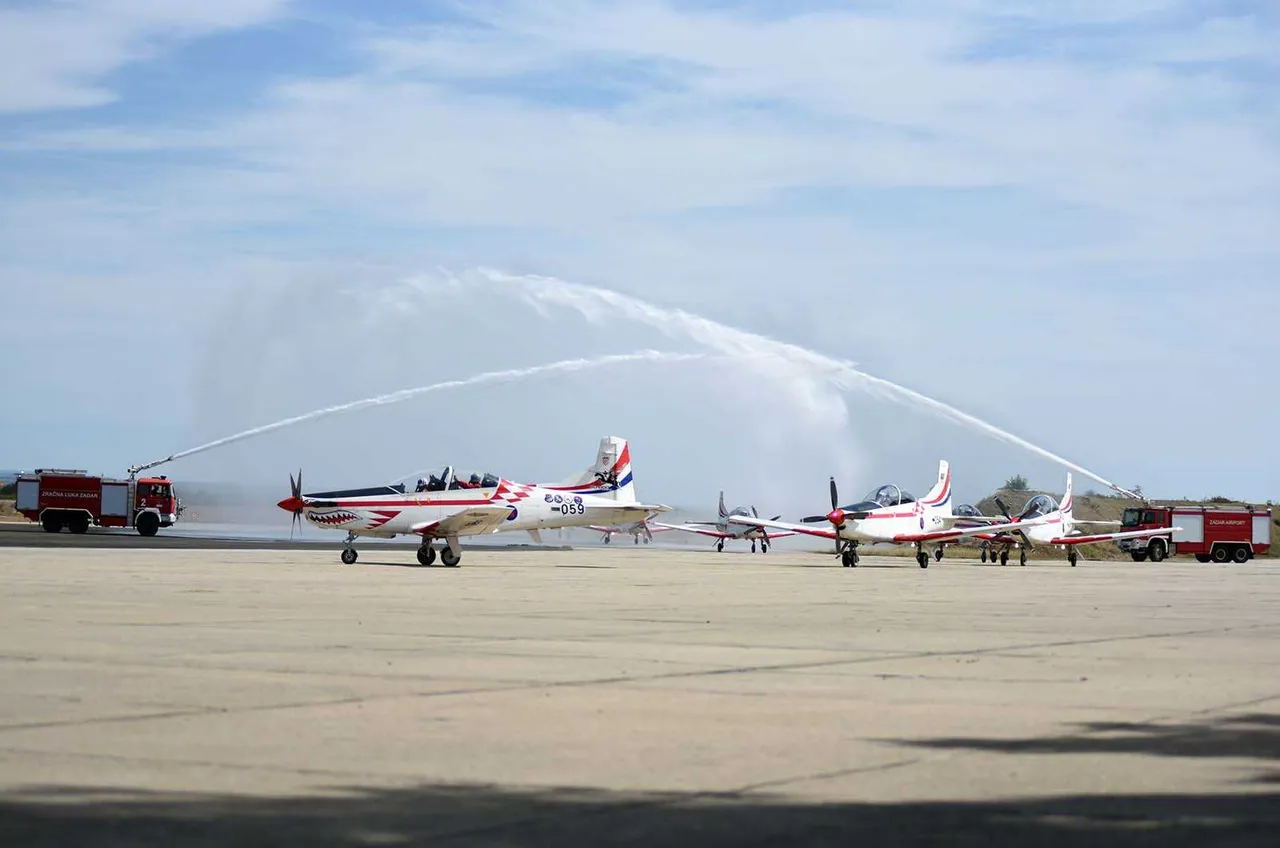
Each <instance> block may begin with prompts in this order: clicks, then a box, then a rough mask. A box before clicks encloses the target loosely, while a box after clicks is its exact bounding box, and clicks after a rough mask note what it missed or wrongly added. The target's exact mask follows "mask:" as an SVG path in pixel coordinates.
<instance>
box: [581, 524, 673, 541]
mask: <svg viewBox="0 0 1280 848" xmlns="http://www.w3.org/2000/svg"><path fill="white" fill-rule="evenodd" d="M655 528H656V529H655ZM587 529H588V530H594V531H596V532H597V533H601V534H603V536H602V538H601V539H600V541H602V542H604V543H605V544H606V545H607V544H609V543H610V542H612V541H613V537H614V536H618V535H621V534H623V533H625V534H627V535H628V536H631V537H632V539H633V540H634V541H635V544H637V545H638V544H640V542H641V541H642V540H643V541H644V543H645V544H646V545H647V544H649V543H650V542H652V541H653V534H654V533H655V532H658V533H661V532H663V531H664V530H666V529H667V528H666V527H658V526H657V524H656V523H652V524H651V523H650V522H649V521H648V520H647V519H646V520H644V521H633V522H631V523H630V524H588V525H587Z"/></svg>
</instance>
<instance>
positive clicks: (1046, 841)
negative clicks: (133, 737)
mask: <svg viewBox="0 0 1280 848" xmlns="http://www.w3.org/2000/svg"><path fill="white" fill-rule="evenodd" d="M337 791H342V792H345V793H346V794H342V795H326V796H322V797H290V798H249V797H239V796H210V795H169V794H154V795H147V794H140V793H137V792H132V791H130V792H128V793H127V794H123V795H122V794H119V793H112V792H110V791H104V790H100V789H97V790H95V789H76V788H65V787H64V788H55V789H41V788H32V789H28V790H24V791H21V792H18V793H11V794H9V795H8V797H7V798H6V799H5V800H3V801H0V843H3V844H5V845H24V846H34V845H59V846H62V845H95V846H125V845H141V844H148V845H165V846H187V845H235V846H259V845H296V846H302V845H305V846H367V845H404V844H422V843H425V842H430V843H431V844H450V843H453V844H468V845H504V846H506V845H547V846H564V845H597V844H609V845H644V846H655V845H661V846H677V845H689V846H699V848H704V846H712V845H765V844H771V845H832V846H836V845H838V846H848V845H855V844H858V845H888V844H892V845H955V844H974V843H977V842H982V843H999V844H1005V845H1036V846H1050V848H1054V846H1091V848H1093V847H1094V846H1098V845H1114V844H1124V845H1126V846H1147V845H1211V844H1231V845H1274V844H1275V842H1274V840H1275V836H1276V833H1277V828H1280V795H1275V794H1268V795H1163V796H1158V795H1128V796H1126V795H1112V796H1097V797H1061V798H1051V799H1037V800H1034V801H1016V800H1015V801H997V802H982V803H946V802H939V803H897V804H871V803H831V804H797V803H795V802H793V801H783V800H781V799H778V798H771V797H768V796H744V795H716V794H711V793H708V794H696V795H695V794H677V793H664V794H629V793H628V794H624V793H610V792H603V791H597V790H589V789H541V790H520V789H515V788H504V787H496V786H437V785H424V786H417V787H412V788H404V789H355V790H343V789H339V790H337Z"/></svg>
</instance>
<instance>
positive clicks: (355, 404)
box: [129, 350, 705, 475]
mask: <svg viewBox="0 0 1280 848" xmlns="http://www.w3.org/2000/svg"><path fill="white" fill-rule="evenodd" d="M703 358H705V356H704V354H700V353H665V352H663V351H658V350H641V351H637V352H635V353H617V354H610V355H608V356H597V357H594V358H591V359H564V360H561V361H559V362H550V363H547V364H546V365H534V366H531V367H529V368H511V369H508V370H505V371H486V372H484V373H482V374H476V375H475V376H473V377H467V378H465V379H461V380H446V381H444V382H442V383H432V384H431V385H429V386H418V387H416V388H412V389H401V390H399V391H396V392H391V393H389V394H385V395H378V396H377V397H371V398H364V399H362V400H356V401H351V402H349V403H343V404H338V405H337V406H328V407H325V408H323V409H316V410H313V411H311V412H306V413H303V414H302V415H294V416H292V417H290V418H284V419H281V420H280V421H274V422H272V423H270V424H263V425H262V426H260V427H254V428H252V429H250V430H244V431H242V432H239V433H235V434H233V435H230V436H225V437H223V438H221V439H215V440H214V441H212V442H207V443H205V444H203V445H197V446H196V447H194V448H188V449H187V450H183V451H178V452H177V453H174V454H170V455H169V456H166V457H165V458H164V459H157V460H154V461H152V462H148V463H145V464H143V465H135V466H133V467H132V468H130V469H129V474H130V475H133V474H137V473H138V472H139V471H146V470H147V469H150V468H155V467H156V466H159V465H164V464H165V463H167V462H173V461H174V460H175V459H182V458H183V457H187V456H193V455H195V454H198V453H204V452H205V451H208V450H213V449H214V448H219V447H223V446H224V445H229V444H232V443H234V442H239V441H242V440H244V439H250V438H253V437H254V436H261V435H263V434H265V433H270V432H272V431H273V430H279V429H281V428H283V427H290V426H293V425H294V424H301V423H303V422H304V421H314V420H315V419H317V418H326V417H328V416H330V415H337V414H339V413H342V412H352V411H354V410H357V409H364V408H366V407H370V406H382V405H385V404H389V403H399V402H400V401H403V400H409V399H410V398H415V397H419V396H421V395H426V394H431V393H433V392H440V391H445V390H446V389H461V388H464V387H467V386H478V385H482V384H486V383H508V382H511V381H513V380H522V379H524V378H526V377H539V376H543V375H546V374H563V373H572V372H576V371H587V370H591V369H595V368H607V367H609V366H612V365H621V364H624V363H628V362H688V361H689V360H693V359H703Z"/></svg>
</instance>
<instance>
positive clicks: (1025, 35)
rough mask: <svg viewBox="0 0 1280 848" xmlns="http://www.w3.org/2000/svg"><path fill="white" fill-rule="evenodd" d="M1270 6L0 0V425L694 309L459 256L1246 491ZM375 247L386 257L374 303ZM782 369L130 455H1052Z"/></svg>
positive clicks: (107, 423) (569, 338)
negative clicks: (623, 441) (566, 295)
mask: <svg viewBox="0 0 1280 848" xmlns="http://www.w3.org/2000/svg"><path fill="white" fill-rule="evenodd" d="M188 6H190V8H188ZM1277 43H1280V15H1278V14H1277V12H1276V11H1275V8H1274V6H1272V5H1269V4H1265V3H1260V2H1259V3H1245V2H1221V3H1204V2H1197V3H1190V2H1176V0H1127V1H1126V0H1120V2H1101V0H1075V2H1068V3H1055V4H1041V3H1031V2H1026V0H964V2H956V3H920V2H906V3H881V2H869V3H838V2H804V3H780V2H748V3H737V4H735V3H727V2H691V3H677V2H660V0H623V2H591V0H540V2H532V0H527V1H525V2H521V0H510V1H508V0H487V1H486V2H478V3H467V2H432V3H428V2H421V3H412V2H389V1H388V2H373V3H359V4H348V3H336V2H306V0H297V1H296V2H288V0H230V2H223V3H219V4H208V8H203V7H197V6H195V5H193V4H175V3H168V2H161V0H101V2H90V0H65V1H64V2H51V3H25V2H24V3H7V4H0V191H3V193H4V199H5V202H4V203H3V204H2V205H0V286H2V287H3V298H4V301H5V303H6V310H5V312H6V317H9V318H10V320H9V321H7V322H6V325H7V326H6V331H5V335H6V347H7V348H8V349H9V350H11V351H13V350H21V351H24V353H23V354H21V356H20V358H19V360H18V362H19V363H20V364H18V365H14V364H12V360H11V364H10V366H9V367H7V368H6V369H5V370H4V372H3V374H2V375H0V390H3V393H4V396H5V397H6V398H10V399H17V398H21V399H22V402H21V403H11V404H7V405H6V406H7V409H6V412H5V415H4V416H2V420H0V467H6V466H15V467H21V466H30V465H35V464H52V463H71V464H75V465H81V466H82V465H88V466H90V467H94V468H99V469H102V470H106V471H119V470H122V469H123V467H124V466H126V465H128V464H129V463H131V462H135V461H138V460H142V459H146V458H150V457H154V456H158V455H163V454H166V453H169V452H171V451H173V450H176V449H180V448H183V447H186V446H188V445H190V444H193V443H195V442H198V441H200V440H202V439H204V438H213V437H217V436H220V435H224V434H225V433H226V432H228V430H229V429H231V430H234V429H237V428H240V427H247V426H252V425H255V424H260V423H264V422H265V421H267V420H270V419H271V418H272V417H273V416H276V417H279V416H283V415H289V414H293V413H297V412H301V411H304V410H305V409H306V408H308V407H307V405H308V404H311V405H316V406H319V405H326V404H332V403H338V402H342V401H345V400H352V399H356V398H358V397H361V396H364V395H365V394H371V393H373V392H376V391H381V390H392V389H397V388H402V387H405V386H408V385H416V384H421V383H429V382H432V381H433V380H437V379H450V378H457V377H463V376H466V375H468V374H470V373H473V372H475V371H480V370H484V369H485V368H490V367H494V368H503V367H514V366H520V365H532V364H536V363H538V362H542V361H546V360H549V359H554V358H557V357H560V356H576V355H583V356H590V355H595V354H603V353H612V352H621V351H624V350H629V349H632V348H634V347H637V346H651V347H663V348H670V349H682V350H699V349H705V344H703V343H701V342H699V341H697V340H695V339H692V338H689V337H687V336H682V335H680V334H679V333H675V332H663V331H662V330H661V329H659V328H656V327H654V326H652V325H646V324H644V323H643V322H642V321H637V320H635V319H634V317H631V318H628V317H624V316H621V315H612V316H607V317H606V318H605V324H603V325H599V324H596V325H593V324H591V323H590V322H588V321H586V320H584V318H583V316H582V315H581V314H580V313H579V312H577V311H575V310H573V309H566V308H561V307H552V308H548V307H546V305H545V304H543V308H542V309H541V310H538V309H534V308H533V307H531V306H530V304H529V303H528V301H527V299H522V298H520V297H518V296H512V294H511V290H510V288H509V287H503V286H498V287H495V286H494V285H493V284H492V280H491V279H490V278H489V277H486V276H484V275H483V274H480V273H478V272H476V271H475V269H476V268H478V267H485V268H494V269H499V270H501V271H503V272H505V273H508V274H512V275H520V274H533V275H545V276H552V277H557V278H561V279H564V280H569V281H572V282H575V283H582V284H588V285H593V286H599V287H604V288H607V289H612V290H615V291H619V292H625V293H628V294H630V295H633V296H636V297H640V298H643V299H644V300H647V301H650V302H652V303H654V304H659V305H662V306H669V307H678V308H683V309H685V310H688V311H691V312H694V313H698V314H701V315H705V316H707V317H709V318H714V319H715V320H716V321H718V322H720V323H723V324H725V325H729V326H731V327H738V328H742V329H743V330H747V331H750V332H752V333H756V334H760V335H763V336H767V337H771V338H775V339H780V340H785V341H788V342H792V343H795V344H798V345H802V346H804V347H807V348H811V349H813V350H816V351H819V352H821V353H823V354H825V355H828V356H831V357H835V358H837V359H847V360H853V361H856V362H858V363H860V364H861V366H862V367H864V368H865V369H866V370H868V371H870V372H872V373H874V374H877V375H880V376H883V377H885V378H888V379H892V380H896V381H899V382H901V383H903V384H905V385H908V386H910V387H912V388H915V389H918V390H920V391H922V392H925V393H928V394H931V395H934V396H937V397H939V398H941V399H944V400H946V401H947V402H950V403H953V404H955V405H956V406H959V407H960V408H962V409H965V410H966V411H969V412H971V413H973V414H976V415H979V416H981V417H983V418H986V419H988V420H991V421H993V422H995V423H997V424H999V425H1001V426H1003V427H1005V428H1007V429H1009V430H1011V431H1013V432H1015V433H1017V434H1019V435H1022V436H1024V437H1026V438H1030V439H1032V440H1033V441H1037V442H1040V443H1042V444H1043V445H1044V446H1045V447H1047V448H1049V449H1051V450H1053V451H1056V452H1059V453H1062V454H1064V455H1067V456H1069V457H1071V458H1072V459H1073V460H1075V461H1077V462H1080V463H1082V464H1084V465H1086V466H1089V467H1091V468H1094V469H1096V470H1098V471H1100V472H1102V473H1103V474H1104V475H1105V476H1108V477H1111V478H1113V479H1116V480H1117V482H1121V483H1123V484H1126V485H1127V484H1132V483H1141V484H1142V485H1144V486H1145V487H1146V489H1147V490H1148V491H1150V492H1153V493H1156V494H1162V495H1167V496H1184V495H1186V496H1191V497H1199V496H1205V495H1209V494H1213V493H1216V492H1219V491H1226V492H1229V493H1231V494H1236V495H1239V496H1244V497H1252V498H1257V499H1265V498H1267V497H1272V496H1275V495H1276V494H1277V493H1280V480H1278V479H1277V475H1276V473H1275V469H1276V468H1280V448H1278V447H1277V444H1278V441H1277V440H1276V439H1275V438H1274V435H1273V424H1272V422H1273V421H1274V419H1275V415H1276V412H1277V409H1276V403H1277V401H1276V398H1277V394H1276V392H1275V388H1274V385H1273V378H1274V374H1275V370H1274V367H1275V364H1276V362H1277V361H1278V360H1280V357H1278V356H1277V353H1280V343H1278V342H1277V341H1276V340H1275V335H1274V327H1275V316H1276V314H1277V312H1278V311H1280V288H1277V275H1276V271H1277V267H1278V266H1280V261H1278V260H1280V112H1278V110H1280V106H1277V104H1280V96H1277V95H1278V94H1280V91H1278V88H1280V86H1277V80H1278V79H1280V54H1277V52H1276V50H1275V45H1276V44H1277ZM407 279H413V280H418V281H419V282H421V281H422V280H424V279H428V280H430V281H431V282H430V284H429V285H425V287H420V288H419V289H414V290H413V292H412V294H411V295H410V296H409V301H408V302H402V303H399V304H398V305H396V306H395V308H392V309H390V310H388V309H387V308H386V304H387V303H388V298H394V297H395V296H397V295H396V293H397V292H399V293H403V292H404V291H405V289H404V281H405V280H407ZM424 291H425V292H429V293H426V294H424V293H423V292H424ZM353 292H354V293H355V296H354V297H352V296H351V294H352V293H353ZM50 333H54V334H55V335H56V340H55V341H56V343H55V344H51V343H50V342H51V339H50ZM37 348H39V349H40V350H41V353H40V355H39V358H38V361H28V356H27V354H26V353H25V351H27V350H32V351H34V350H36V349H37ZM814 379H815V378H813V376H812V375H811V374H808V375H807V374H795V373H789V372H788V373H780V372H770V373H762V374H753V375H749V376H745V377H744V376H742V375H740V374H738V373H737V372H736V371H733V372H732V373H731V369H729V368H727V367H726V366H725V364H724V363H722V362H716V363H709V364H707V365H705V366H697V367H690V368H687V369H685V370H683V371H679V372H676V373H673V372H672V371H670V370H664V369H663V368H662V367H657V366H650V367H640V368H636V369H630V370H628V369H623V370H622V371H619V372H618V373H617V374H612V375H606V374H597V375H592V376H589V377H588V376H583V377H580V378H565V379H564V380H562V381H559V382H555V383H553V384H538V385H536V386H535V385H530V386H523V387H502V388H496V387H495V388H487V389H483V390H476V391H473V392H462V393H459V394H458V395H457V396H456V397H454V398H453V399H452V400H451V401H450V402H449V403H448V404H447V405H446V406H445V407H443V408H442V407H441V406H440V405H438V404H421V405H409V406H407V407H406V408H404V409H396V410H375V411H372V412H366V413H360V414H359V415H358V416H353V417H351V418H348V419H341V420H337V419H335V420H334V421H332V422H330V423H328V424H325V425H316V426H314V427H307V428H299V430H298V431H297V432H294V433H291V434H289V435H288V436H277V437H271V438H269V439H266V440H264V441H263V442H261V443H252V444H251V443H246V444H244V445H243V446H239V447H237V448H235V449H229V450H228V451H227V452H226V453H225V454H222V455H219V456H217V457H214V456H213V455H209V456H207V457H203V458H200V459H199V460H197V459H193V460H191V461H190V463H188V464H187V465H185V466H183V467H181V468H179V467H178V466H174V468H173V472H174V473H175V474H179V475H181V474H188V475H190V476H196V477H201V478H208V477H219V476H221V477H227V478H236V479H240V478H244V477H253V478H255V479H264V480H275V479H277V478H280V479H283V474H284V469H285V468H289V467H294V466H297V465H305V466H306V467H308V468H312V469H314V474H315V475H317V476H319V477H321V478H325V477H329V478H333V479H341V480H343V481H345V480H350V479H352V478H356V477H361V476H364V475H369V474H375V475H376V474H383V473H390V472H392V471H394V470H395V469H398V468H417V467H421V466H422V465H424V464H427V463H428V462H431V461H434V459H435V458H437V457H439V458H442V459H454V458H459V457H465V458H468V460H467V461H471V462H474V463H479V464H490V465H493V466H494V467H496V468H497V470H500V471H508V470H509V471H510V472H511V473H512V474H515V475H516V476H530V477H533V476H541V475H555V474H559V473H562V472H565V471H566V466H568V468H576V467H577V466H579V465H582V464H584V461H585V459H586V456H587V454H589V452H590V451H591V450H592V446H593V445H594V443H595V441H596V439H597V438H598V437H599V436H600V435H603V434H604V433H605V432H618V433H622V434H624V435H630V436H631V437H632V438H633V439H634V440H636V443H637V462H638V463H642V461H641V460H640V456H644V455H647V456H649V457H651V459H650V460H649V464H648V465H647V466H643V463H642V466H643V467H644V471H643V473H644V474H646V475H648V477H647V479H648V480H651V481H652V483H650V485H652V486H654V487H655V488H657V489H658V490H659V491H658V492H656V493H654V494H655V496H661V497H664V498H666V499H668V500H673V501H675V500H679V501H682V502H685V501H691V500H693V501H696V500H700V499H713V498H714V493H715V491H716V490H717V489H718V488H720V487H721V486H725V487H728V488H730V489H731V497H730V499H731V500H734V499H735V496H733V495H732V490H733V489H735V488H737V489H746V490H749V491H745V492H742V493H741V494H740V495H738V496H736V498H737V499H738V500H747V499H751V498H754V499H755V500H756V501H757V502H758V503H760V505H761V506H762V508H763V507H764V506H765V501H766V498H765V497H761V496H757V495H756V494H755V492H759V491H761V490H763V491H764V492H775V494H774V497H775V498H776V499H778V500H780V501H786V503H780V504H778V508H784V507H788V506H792V505H794V506H795V507H796V508H805V507H807V506H808V503H807V498H808V493H809V492H811V491H813V490H815V487H816V489H817V491H818V494H819V496H820V495H821V485H822V481H823V480H824V479H825V476H826V474H828V473H838V474H840V475H841V476H842V477H843V478H845V479H848V480H849V481H850V482H849V483H847V486H848V487H850V488H852V489H854V490H857V491H859V492H861V491H863V490H867V489H870V488H872V486H873V485H874V484H876V483H878V482H879V481H881V480H882V479H890V478H892V479H896V480H899V481H900V482H902V483H903V484H904V485H907V486H908V487H915V488H927V481H928V480H929V479H930V477H931V476H932V473H933V468H934V466H935V464H936V461H937V459H938V458H939V456H941V455H943V454H945V455H946V456H947V457H948V458H950V459H951V460H952V462H953V463H954V464H955V465H956V467H957V475H958V477H957V483H958V485H959V486H960V493H961V494H962V495H963V496H966V497H977V496H979V495H980V494H982V493H983V492H984V491H985V490H986V489H989V488H990V487H991V486H992V485H994V484H995V483H998V482H1000V481H1001V480H1003V479H1004V478H1005V477H1007V476H1009V475H1011V474H1013V473H1024V474H1026V475H1027V476H1029V477H1030V478H1031V479H1032V481H1033V482H1035V483H1038V484H1041V485H1044V486H1048V487H1053V488H1057V487H1060V485H1061V480H1062V471H1061V470H1060V469H1058V468H1057V467H1055V466H1054V465H1052V464H1051V463H1048V462H1046V461H1045V460H1042V459H1039V458H1036V457H1032V456H1030V455H1028V454H1025V453H1024V452H1022V451H1020V450H1018V449H1016V448H1013V447H1010V446H1008V445H1004V444H1000V443H998V442H994V441H992V440H990V439H988V438H986V437H984V436H980V435H976V434H973V433H970V432H966V431H964V430H961V429H958V428H956V427H955V426H954V425H951V424H946V423H941V422H939V421H938V420H936V419H934V418H931V417H929V416H928V415H925V414H922V413H920V412H918V411H915V410H912V409H908V408H904V407H902V406H900V405H896V404H887V403H885V402H884V401H882V400H879V399H876V398H872V397H869V396H867V395H865V394H862V393H860V392H858V391H856V390H855V391H852V392H848V393H841V392H836V391H834V390H833V389H830V388H828V387H822V386H820V385H817V384H816V383H815V382H814ZM819 382H820V381H819ZM797 387H799V388H797ZM597 431H599V432H597ZM1224 432H1225V433H1230V434H1231V436H1230V438H1223V437H1222V435H1221V434H1223V433H1224ZM1202 439H1203V440H1204V442H1203V446H1202V447H1197V448H1195V449H1192V450H1188V446H1189V445H1193V444H1196V443H1197V442H1199V441H1201V440H1202ZM530 443H532V444H538V445H539V446H540V447H539V449H538V450H537V451H532V452H531V451H530V450H529V449H528V445H529V444H530ZM640 445H644V446H645V450H641V449H640V447H639V446H640ZM353 446H360V447H358V448H356V447H353ZM420 457H429V458H428V459H427V460H426V461H419V458H420ZM579 457H581V459H580V458H579ZM914 480H919V481H920V482H919V483H915V482H913V481H914ZM819 499H821V498H819ZM793 502H795V503H793Z"/></svg>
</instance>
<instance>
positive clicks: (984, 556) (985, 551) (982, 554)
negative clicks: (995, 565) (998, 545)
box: [978, 548, 995, 562]
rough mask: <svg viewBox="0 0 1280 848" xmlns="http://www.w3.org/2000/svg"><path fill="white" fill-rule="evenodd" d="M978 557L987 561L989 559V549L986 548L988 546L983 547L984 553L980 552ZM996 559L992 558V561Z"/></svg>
mask: <svg viewBox="0 0 1280 848" xmlns="http://www.w3.org/2000/svg"><path fill="white" fill-rule="evenodd" d="M978 559H980V560H982V561H983V562H986V561H987V549H986V548H983V549H982V553H980V554H978ZM994 561H995V560H992V562H994Z"/></svg>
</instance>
